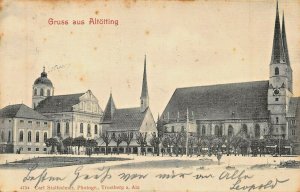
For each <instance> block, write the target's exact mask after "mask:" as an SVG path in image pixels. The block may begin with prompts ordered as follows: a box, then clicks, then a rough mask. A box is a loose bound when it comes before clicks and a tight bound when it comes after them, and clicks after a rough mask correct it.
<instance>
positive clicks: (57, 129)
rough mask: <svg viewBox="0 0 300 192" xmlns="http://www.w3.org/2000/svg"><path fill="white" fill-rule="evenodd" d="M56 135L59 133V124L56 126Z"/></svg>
mask: <svg viewBox="0 0 300 192" xmlns="http://www.w3.org/2000/svg"><path fill="white" fill-rule="evenodd" d="M56 133H57V134H59V133H60V123H57V125H56Z"/></svg>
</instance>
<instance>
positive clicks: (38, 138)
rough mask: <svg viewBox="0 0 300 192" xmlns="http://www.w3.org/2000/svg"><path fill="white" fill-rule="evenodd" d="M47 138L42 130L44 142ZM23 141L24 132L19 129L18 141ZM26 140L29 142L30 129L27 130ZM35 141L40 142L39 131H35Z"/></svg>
mask: <svg viewBox="0 0 300 192" xmlns="http://www.w3.org/2000/svg"><path fill="white" fill-rule="evenodd" d="M47 138H48V135H47V132H44V142H45V141H46V140H47ZM23 141H24V133H23V131H20V134H19V142H23ZM27 142H31V131H28V133H27ZM35 142H36V143H38V142H40V132H36V133H35Z"/></svg>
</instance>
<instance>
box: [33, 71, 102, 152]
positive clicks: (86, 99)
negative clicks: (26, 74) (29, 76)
mask: <svg viewBox="0 0 300 192" xmlns="http://www.w3.org/2000/svg"><path fill="white" fill-rule="evenodd" d="M32 107H33V108H34V109H35V110H36V111H37V112H39V113H41V114H42V115H44V116H45V117H47V118H48V119H49V120H51V121H52V122H53V129H52V135H53V137H57V138H59V140H60V141H61V140H63V139H65V138H67V137H72V138H76V137H79V136H83V137H84V138H86V139H94V138H97V137H99V134H100V133H101V127H100V119H101V118H102V113H103V111H102V109H101V107H100V106H99V104H98V99H97V98H96V97H95V96H94V95H93V93H92V91H91V90H88V91H86V92H82V93H76V94H67V95H54V87H53V84H52V82H51V80H50V79H48V77H47V73H46V72H45V68H44V70H43V72H42V73H41V76H40V77H39V78H37V79H36V80H35V82H34V85H33V96H32ZM74 149H75V148H74ZM76 149H77V148H76ZM76 149H75V150H76Z"/></svg>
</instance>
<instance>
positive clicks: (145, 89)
mask: <svg viewBox="0 0 300 192" xmlns="http://www.w3.org/2000/svg"><path fill="white" fill-rule="evenodd" d="M146 65H147V63H146V55H145V59H144V75H143V86H142V94H141V98H143V97H148V85H147V71H146V68H147V66H146Z"/></svg>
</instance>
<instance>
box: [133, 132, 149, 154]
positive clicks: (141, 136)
mask: <svg viewBox="0 0 300 192" xmlns="http://www.w3.org/2000/svg"><path fill="white" fill-rule="evenodd" d="M146 139H147V133H136V142H137V144H139V145H140V147H141V154H142V155H143V154H144V155H146V150H145V146H146V145H147V141H146Z"/></svg>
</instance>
